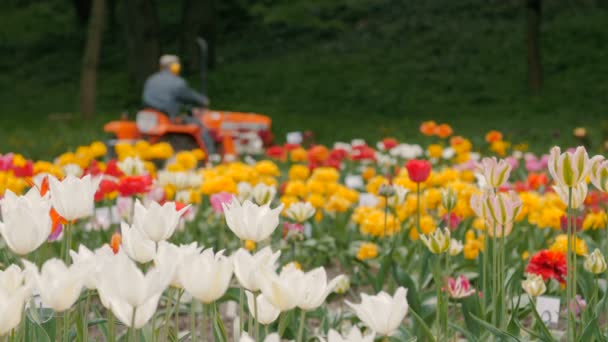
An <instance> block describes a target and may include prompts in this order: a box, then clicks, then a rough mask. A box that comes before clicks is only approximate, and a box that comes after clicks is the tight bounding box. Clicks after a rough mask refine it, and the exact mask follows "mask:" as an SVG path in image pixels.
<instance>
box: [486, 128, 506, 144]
mask: <svg viewBox="0 0 608 342" xmlns="http://www.w3.org/2000/svg"><path fill="white" fill-rule="evenodd" d="M500 140H502V133H500V132H499V131H497V130H491V131H489V132H488V133H487V134H486V142H488V143H490V144H491V143H493V142H495V141H500Z"/></svg>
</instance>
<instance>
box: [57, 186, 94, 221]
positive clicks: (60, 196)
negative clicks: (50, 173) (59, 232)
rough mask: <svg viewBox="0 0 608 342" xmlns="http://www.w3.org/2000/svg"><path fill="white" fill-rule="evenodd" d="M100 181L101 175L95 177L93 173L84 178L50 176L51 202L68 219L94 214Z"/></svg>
mask: <svg viewBox="0 0 608 342" xmlns="http://www.w3.org/2000/svg"><path fill="white" fill-rule="evenodd" d="M100 182H101V177H96V178H94V179H93V178H91V175H86V176H84V177H82V178H76V177H74V176H67V177H66V178H64V179H63V180H62V181H59V180H57V178H55V177H49V185H50V188H51V204H52V205H53V208H55V210H56V211H57V213H58V214H59V215H61V216H62V217H63V218H65V219H66V220H68V221H73V220H77V219H80V218H83V217H89V216H92V215H93V210H94V208H95V202H94V199H95V193H96V192H97V187H98V186H99V183H100Z"/></svg>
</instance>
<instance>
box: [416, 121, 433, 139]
mask: <svg viewBox="0 0 608 342" xmlns="http://www.w3.org/2000/svg"><path fill="white" fill-rule="evenodd" d="M436 128H437V123H436V122H435V121H433V120H431V121H425V122H423V123H422V125H420V133H422V134H424V135H426V136H427V137H430V136H432V135H434V134H435V129H436Z"/></svg>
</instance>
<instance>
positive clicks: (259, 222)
mask: <svg viewBox="0 0 608 342" xmlns="http://www.w3.org/2000/svg"><path fill="white" fill-rule="evenodd" d="M222 206H223V208H224V215H225V216H226V224H227V225H228V228H230V230H232V232H233V233H234V234H235V235H236V236H238V238H239V239H241V240H251V241H254V242H260V241H262V240H265V239H267V238H268V237H270V235H272V232H274V230H275V229H276V228H277V226H278V225H279V215H280V213H281V211H282V210H283V204H281V205H280V206H278V207H276V208H275V209H270V204H265V205H262V206H259V205H256V204H254V203H253V202H251V201H249V200H247V201H245V202H244V203H243V204H242V205H241V203H240V202H239V201H238V199H236V198H233V199H232V201H231V202H230V204H225V203H224V204H222Z"/></svg>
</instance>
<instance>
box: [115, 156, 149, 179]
mask: <svg viewBox="0 0 608 342" xmlns="http://www.w3.org/2000/svg"><path fill="white" fill-rule="evenodd" d="M116 166H118V168H119V169H120V171H122V172H123V173H124V174H125V175H127V176H138V175H142V174H144V173H145V172H146V165H145V164H144V162H143V161H141V159H139V158H138V157H135V158H133V157H127V158H125V159H124V160H122V161H119V162H118V163H116Z"/></svg>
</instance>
